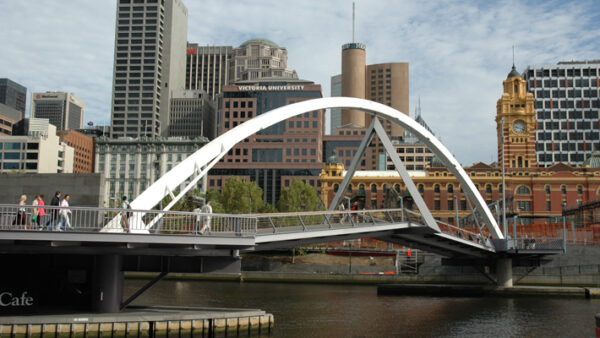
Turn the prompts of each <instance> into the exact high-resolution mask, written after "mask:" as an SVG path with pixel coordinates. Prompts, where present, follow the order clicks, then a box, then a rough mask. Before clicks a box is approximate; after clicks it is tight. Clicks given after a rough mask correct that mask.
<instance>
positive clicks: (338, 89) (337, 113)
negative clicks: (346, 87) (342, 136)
mask: <svg viewBox="0 0 600 338" xmlns="http://www.w3.org/2000/svg"><path fill="white" fill-rule="evenodd" d="M337 96H342V74H338V75H334V76H332V77H331V97H337ZM330 114H331V115H330V116H331V121H330V122H331V124H330V128H331V129H330V134H331V135H337V130H338V128H339V127H341V126H342V109H341V108H331V109H330Z"/></svg>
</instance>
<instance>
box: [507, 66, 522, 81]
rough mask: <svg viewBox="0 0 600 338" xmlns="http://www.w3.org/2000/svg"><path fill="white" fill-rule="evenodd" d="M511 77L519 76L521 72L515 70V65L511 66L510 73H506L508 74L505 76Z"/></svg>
mask: <svg viewBox="0 0 600 338" xmlns="http://www.w3.org/2000/svg"><path fill="white" fill-rule="evenodd" d="M511 77H521V73H519V72H518V71H517V69H516V68H515V65H513V66H512V70H511V71H510V73H508V76H507V77H506V78H507V79H510V78H511Z"/></svg>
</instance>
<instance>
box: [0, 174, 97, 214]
mask: <svg viewBox="0 0 600 338" xmlns="http://www.w3.org/2000/svg"><path fill="white" fill-rule="evenodd" d="M0 187H2V193H1V194H0V204H16V203H18V202H19V197H20V196H21V195H22V194H25V195H27V204H31V202H32V201H33V197H34V196H35V195H37V194H40V193H41V194H43V195H44V202H46V204H50V200H51V199H52V197H53V196H54V193H55V192H56V191H57V190H59V191H60V192H62V194H63V196H64V195H65V194H69V195H71V201H70V202H69V203H70V205H72V206H87V207H102V200H101V196H104V179H103V178H102V176H101V174H2V175H0Z"/></svg>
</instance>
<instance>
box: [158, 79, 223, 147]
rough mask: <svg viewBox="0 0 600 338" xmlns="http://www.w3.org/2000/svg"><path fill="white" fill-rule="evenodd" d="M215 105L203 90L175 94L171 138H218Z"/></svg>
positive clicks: (172, 99) (172, 102) (171, 119)
mask: <svg viewBox="0 0 600 338" xmlns="http://www.w3.org/2000/svg"><path fill="white" fill-rule="evenodd" d="M215 108H216V107H215V103H214V101H212V100H211V99H210V97H209V96H208V94H206V92H205V91H202V90H182V91H179V92H175V93H173V97H172V98H171V116H170V117H169V120H170V121H171V123H170V124H169V136H185V137H190V138H194V137H198V136H205V137H207V138H208V139H209V140H212V139H214V138H215V137H216V133H217V124H216V110H215Z"/></svg>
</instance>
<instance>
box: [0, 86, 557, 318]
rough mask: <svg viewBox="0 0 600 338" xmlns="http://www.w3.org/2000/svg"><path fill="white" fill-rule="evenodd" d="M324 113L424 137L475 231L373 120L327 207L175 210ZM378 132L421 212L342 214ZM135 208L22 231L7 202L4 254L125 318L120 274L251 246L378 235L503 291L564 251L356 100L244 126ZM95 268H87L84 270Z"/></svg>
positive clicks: (1, 216) (178, 266)
mask: <svg viewBox="0 0 600 338" xmlns="http://www.w3.org/2000/svg"><path fill="white" fill-rule="evenodd" d="M327 108H348V109H359V110H363V111H365V112H367V113H369V114H372V115H374V116H376V117H378V118H382V119H386V120H389V121H391V122H392V123H395V124H397V125H399V126H401V127H403V128H404V129H405V130H407V131H409V132H410V133H412V134H413V135H415V136H416V137H417V138H419V140H420V141H421V142H423V143H424V144H426V145H427V146H428V148H429V149H430V150H431V151H432V152H433V153H434V154H435V155H436V156H437V157H438V158H440V159H441V160H442V162H443V163H445V164H446V166H447V168H448V170H449V171H450V172H451V173H452V174H453V175H454V176H455V177H456V179H457V180H458V181H459V183H460V185H461V187H462V188H463V191H464V193H465V195H466V197H467V198H468V199H469V201H470V202H471V204H472V205H473V212H474V217H473V219H474V220H475V222H474V224H473V226H472V227H470V228H468V229H465V228H461V229H458V228H456V227H454V226H452V225H449V224H445V223H442V222H439V221H437V220H435V218H434V217H433V216H432V214H431V212H430V211H429V209H428V208H427V205H426V204H425V202H424V201H423V198H422V197H421V195H420V193H419V192H418V190H417V188H416V186H415V184H414V183H413V181H412V179H411V178H410V176H409V174H408V172H407V171H406V169H405V167H404V165H403V164H402V162H401V161H400V158H399V157H398V155H397V154H396V152H395V150H394V149H393V147H392V145H391V142H390V140H389V138H388V136H387V135H386V134H385V132H384V130H383V128H382V126H381V124H380V122H379V119H378V118H373V119H372V123H371V125H370V126H369V128H368V129H367V131H366V134H365V137H364V139H363V140H362V142H361V144H360V146H359V149H358V151H357V153H356V155H355V157H354V159H353V161H352V164H351V165H350V167H349V168H348V171H347V174H346V176H345V177H344V180H343V182H342V184H341V185H340V187H339V190H338V193H337V195H336V196H335V197H334V199H333V201H332V203H331V205H330V206H329V207H330V210H328V211H317V212H303V213H286V214H262V215H219V214H210V215H202V214H196V213H192V212H175V211H170V208H171V207H172V206H173V205H174V204H175V203H176V202H177V201H178V200H179V199H181V198H182V197H183V196H184V195H185V194H186V193H187V192H188V191H189V190H191V189H192V188H193V187H195V186H196V184H197V182H198V181H199V180H200V179H201V178H202V177H204V176H205V175H206V174H207V173H208V171H209V170H210V169H211V168H212V167H213V166H214V165H215V164H216V163H217V162H218V161H219V160H220V159H221V158H222V157H223V156H225V154H227V152H228V151H229V150H230V149H231V148H233V147H234V146H235V145H236V144H237V143H238V142H241V141H242V140H244V139H245V138H247V137H248V136H250V135H252V134H254V133H256V132H258V131H260V130H262V129H264V128H267V127H269V126H271V125H274V124H276V123H279V122H281V121H284V120H286V119H288V118H290V117H293V116H297V115H301V114H304V113H306V112H310V111H315V110H321V109H327ZM375 135H377V136H378V137H379V140H380V141H381V143H382V145H383V147H384V148H385V149H386V152H387V153H388V155H389V156H390V158H391V159H392V162H393V163H394V165H395V167H396V170H397V171H398V173H399V174H400V177H401V178H402V179H403V181H404V183H405V185H406V187H407V190H408V191H409V193H410V194H411V197H412V198H413V200H414V202H415V205H416V210H415V211H413V210H405V209H388V210H360V211H336V206H337V205H338V204H339V203H340V201H341V199H342V197H343V196H342V194H343V192H344V191H345V190H346V187H347V185H348V184H349V182H350V180H351V178H352V176H353V175H354V171H355V170H356V167H357V164H358V163H359V161H360V159H361V157H362V156H363V154H364V152H365V149H366V148H367V146H368V144H369V143H370V142H371V139H372V138H373V137H374V136H375ZM165 196H170V197H171V198H172V201H171V202H170V203H169V204H167V205H166V206H165V207H164V208H159V209H160V210H157V205H159V203H160V201H162V200H163V198H164V197H165ZM131 207H132V210H127V211H124V210H122V209H101V208H79V207H70V208H68V209H65V208H59V207H50V206H46V207H45V208H46V214H47V215H48V216H47V217H52V215H54V214H55V215H59V214H63V213H69V220H70V222H69V223H70V224H69V225H70V226H66V225H64V224H61V227H60V229H57V227H56V225H57V224H56V223H57V220H52V219H50V224H51V225H52V228H50V227H46V228H43V229H41V231H40V229H38V228H36V227H34V226H32V225H31V224H29V223H30V222H29V221H28V220H30V219H31V217H30V216H31V213H32V207H25V208H24V209H25V212H26V213H28V214H27V216H26V217H24V219H25V220H26V221H25V222H22V223H25V224H18V223H19V222H15V220H16V215H17V213H19V212H22V210H20V207H19V206H16V205H3V206H0V229H1V230H0V236H1V237H0V253H1V254H2V255H1V256H0V258H1V259H3V261H4V263H6V264H5V265H7V266H9V267H12V269H14V270H15V271H16V272H15V273H14V274H13V275H16V277H14V278H17V279H15V280H14V281H15V283H17V284H18V282H19V280H18V276H19V275H27V274H28V273H30V271H32V270H33V271H37V270H40V271H46V272H45V274H43V275H40V276H39V278H46V277H47V278H50V279H52V278H54V279H56V280H57V283H64V272H63V270H61V269H65V267H64V266H66V269H75V267H78V269H79V270H82V271H90V272H89V275H90V276H87V275H86V274H81V273H80V274H75V275H74V276H76V277H77V276H79V277H78V278H79V279H77V278H75V279H76V280H81V283H83V284H84V285H88V287H89V290H90V291H89V292H90V293H91V294H92V298H91V299H92V301H91V304H90V305H89V308H90V309H92V310H94V311H100V312H107V311H118V310H119V309H121V308H123V307H124V306H126V305H127V304H129V302H130V301H131V299H129V300H126V301H124V302H121V297H120V296H121V292H122V289H121V288H122V277H121V276H122V274H121V272H122V271H132V270H133V271H153V272H160V275H159V276H158V277H157V279H156V280H155V281H157V280H159V279H160V278H162V277H164V275H166V274H167V273H169V272H210V271H226V272H236V271H237V272H239V269H240V263H239V254H240V253H244V252H251V251H260V250H270V249H275V248H286V247H288V248H289V247H296V246H302V245H306V244H311V243H324V242H331V241H341V240H349V239H356V238H363V237H371V238H376V239H380V240H383V241H387V242H391V243H398V244H403V245H407V246H409V247H413V248H419V249H422V250H426V251H430V252H434V253H437V254H440V255H443V256H445V257H448V258H455V259H463V260H464V261H465V262H467V263H466V264H469V262H474V261H479V262H481V261H490V262H493V263H496V262H497V266H498V268H497V269H496V270H497V271H499V272H498V273H497V282H498V284H500V285H505V286H506V285H512V274H511V271H512V270H511V266H512V264H513V262H517V261H521V260H523V259H525V260H527V261H529V262H533V264H536V262H537V264H539V261H540V257H542V256H543V255H547V254H554V253H559V252H562V251H563V248H564V242H563V240H562V239H558V240H557V239H541V238H540V239H535V240H534V242H533V243H535V244H534V245H532V239H527V240H525V239H518V238H516V236H513V238H512V239H510V240H508V238H507V237H506V238H505V237H504V235H503V232H502V231H500V229H499V227H498V224H497V221H496V219H494V216H493V215H492V212H491V211H490V209H489V208H488V207H487V205H486V203H485V201H484V199H483V198H482V197H481V195H480V194H479V192H478V190H477V189H476V188H475V186H474V184H473V182H472V181H471V180H470V178H469V177H468V175H467V174H466V173H465V171H464V170H463V169H462V167H461V166H460V164H459V163H458V161H457V160H456V159H455V158H454V157H453V156H452V154H451V153H450V151H448V150H447V149H446V148H445V147H444V145H443V144H442V143H441V142H440V141H439V140H437V139H436V138H435V137H434V136H433V135H432V134H431V133H430V132H428V131H427V130H426V129H425V128H423V127H422V126H421V125H419V124H418V123H416V122H415V121H414V120H412V119H411V118H410V117H408V116H407V115H405V114H403V113H401V112H399V111H397V110H395V109H393V108H390V107H388V106H385V105H382V104H379V103H376V102H372V101H366V100H361V99H355V98H341V97H337V98H323V99H315V100H308V101H303V102H299V103H295V104H292V105H288V106H284V107H281V108H278V109H275V110H272V111H270V112H267V113H264V114H261V115H259V116H257V117H255V118H253V119H251V120H249V121H246V122H245V123H243V124H241V125H239V126H237V127H235V128H233V129H231V130H229V131H228V132H226V133H224V134H223V135H221V136H219V137H217V138H216V139H215V140H213V141H212V142H210V143H209V144H207V145H205V146H204V147H202V148H201V149H199V150H198V151H196V152H195V153H194V154H192V155H191V156H189V157H188V158H187V159H185V160H184V161H182V162H181V163H180V164H178V165H177V166H176V167H174V168H173V169H172V170H171V171H169V172H168V173H166V174H165V175H164V176H163V177H161V178H160V179H159V180H157V181H156V182H155V183H154V184H153V185H151V186H150V187H149V188H148V189H147V190H145V191H144V192H142V193H141V194H140V195H139V196H138V197H137V198H136V199H135V200H133V201H132V202H131ZM124 212H128V213H131V215H130V217H128V222H127V223H128V224H124V222H123V213H124ZM208 218H210V228H211V230H210V233H206V234H198V233H197V232H198V229H199V228H200V226H201V225H203V224H202V223H206V222H207V220H208ZM53 230H62V231H53ZM86 257H91V258H89V259H87V258H86ZM17 261H18V262H17ZM48 265H50V266H52V267H53V268H52V269H53V270H52V269H51V271H50V272H48V271H47V270H48ZM81 265H82V266H83V267H80V266H81ZM88 265H90V267H86V266H88ZM61 267H62V268H61ZM86 269H87V270H86ZM79 270H78V271H79ZM69 271H70V270H69ZM45 276H46V277H45ZM69 276H71V275H69ZM82 276H83V277H82ZM33 278H36V277H35V276H34V277H33ZM69 278H71V277H69ZM155 281H153V282H152V283H154V282H155ZM86 283H87V284H86ZM152 283H150V284H149V286H151V285H152ZM68 285H70V284H68ZM149 286H148V287H149ZM61 290H64V288H63V289H61ZM143 290H144V288H143V289H142V290H140V293H141V292H143ZM52 292H53V290H49V291H48V293H47V298H48V299H49V300H52V296H54V295H52ZM137 294H138V293H136V295H137ZM59 296H60V295H59V294H57V295H56V297H59ZM134 296H135V295H134ZM134 298H135V297H134Z"/></svg>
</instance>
